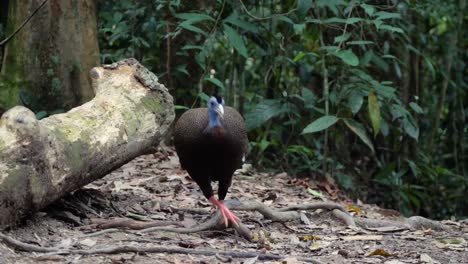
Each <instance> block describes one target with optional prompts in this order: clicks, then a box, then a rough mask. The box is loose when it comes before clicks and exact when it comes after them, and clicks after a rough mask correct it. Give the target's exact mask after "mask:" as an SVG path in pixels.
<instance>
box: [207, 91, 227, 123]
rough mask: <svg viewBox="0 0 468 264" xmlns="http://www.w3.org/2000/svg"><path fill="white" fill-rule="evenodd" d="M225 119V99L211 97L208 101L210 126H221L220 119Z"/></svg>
mask: <svg viewBox="0 0 468 264" xmlns="http://www.w3.org/2000/svg"><path fill="white" fill-rule="evenodd" d="M223 117H224V99H223V98H221V97H219V98H216V97H214V96H211V97H210V100H209V101H208V120H209V123H208V126H209V127H215V126H221V122H220V119H223Z"/></svg>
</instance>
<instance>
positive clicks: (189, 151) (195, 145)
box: [174, 107, 248, 200]
mask: <svg viewBox="0 0 468 264" xmlns="http://www.w3.org/2000/svg"><path fill="white" fill-rule="evenodd" d="M220 121H221V125H222V126H221V127H213V128H209V127H208V109H207V108H196V109H191V110H188V111H187V112H185V113H184V114H183V115H182V116H181V117H180V118H179V120H178V121H177V123H176V125H175V128H174V145H175V148H176V151H177V154H178V156H179V159H180V164H181V165H182V168H184V169H185V170H187V172H188V173H189V175H190V176H191V177H192V179H193V180H195V181H196V182H197V184H198V185H199V186H200V188H201V190H202V192H203V194H204V195H205V196H206V198H210V197H211V196H213V190H212V188H211V182H212V181H219V190H218V196H219V199H220V200H223V199H224V197H225V196H226V193H227V190H228V188H229V187H230V185H231V180H232V175H233V174H234V171H235V170H236V169H237V168H239V167H241V166H242V161H243V158H244V157H245V155H246V152H247V144H248V139H247V134H246V130H245V123H244V119H243V118H242V116H241V115H240V114H239V113H238V112H237V111H236V110H235V109H234V108H231V107H225V108H224V118H222V119H221V120H220Z"/></svg>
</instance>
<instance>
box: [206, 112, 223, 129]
mask: <svg viewBox="0 0 468 264" xmlns="http://www.w3.org/2000/svg"><path fill="white" fill-rule="evenodd" d="M208 120H209V121H208V127H209V128H212V127H218V126H219V127H220V126H221V122H220V121H219V115H218V114H217V113H216V112H214V111H208Z"/></svg>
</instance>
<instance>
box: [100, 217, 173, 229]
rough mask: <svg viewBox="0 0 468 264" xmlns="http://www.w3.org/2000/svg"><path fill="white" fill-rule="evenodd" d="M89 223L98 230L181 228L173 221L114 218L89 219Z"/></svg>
mask: <svg viewBox="0 0 468 264" xmlns="http://www.w3.org/2000/svg"><path fill="white" fill-rule="evenodd" d="M91 223H93V224H96V227H97V228H100V229H109V228H124V229H131V230H141V229H146V228H150V227H158V226H169V225H176V226H181V224H180V223H179V222H175V221H151V222H143V221H136V220H133V219H129V218H121V217H115V218H110V219H101V218H93V219H91Z"/></svg>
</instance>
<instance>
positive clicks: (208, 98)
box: [198, 92, 210, 102]
mask: <svg viewBox="0 0 468 264" xmlns="http://www.w3.org/2000/svg"><path fill="white" fill-rule="evenodd" d="M198 97H199V98H200V99H202V100H203V101H204V102H208V101H210V97H209V96H208V95H207V94H206V93H204V92H200V93H198Z"/></svg>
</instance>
